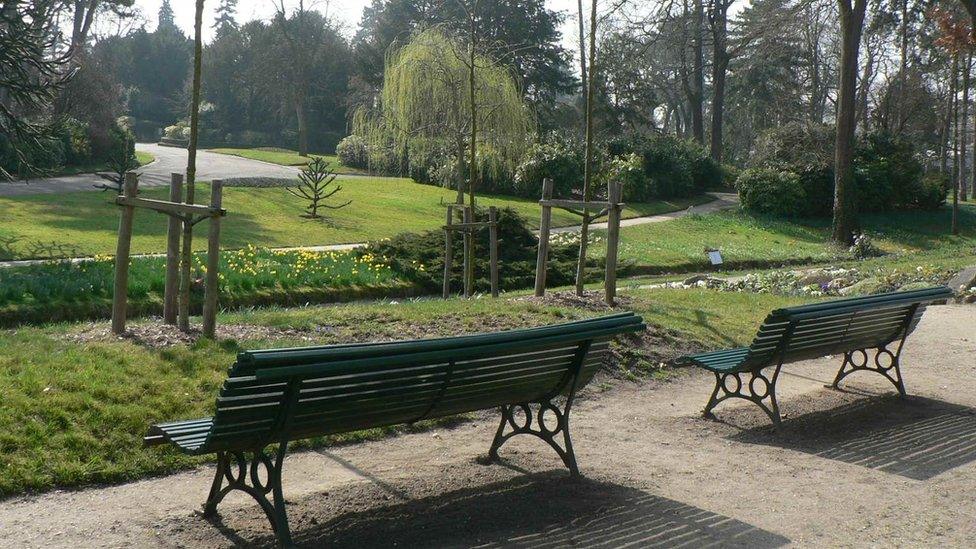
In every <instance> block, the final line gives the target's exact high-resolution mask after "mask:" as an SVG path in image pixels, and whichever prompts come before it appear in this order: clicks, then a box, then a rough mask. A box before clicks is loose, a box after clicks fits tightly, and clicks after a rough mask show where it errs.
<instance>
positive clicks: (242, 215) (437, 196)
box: [0, 177, 703, 258]
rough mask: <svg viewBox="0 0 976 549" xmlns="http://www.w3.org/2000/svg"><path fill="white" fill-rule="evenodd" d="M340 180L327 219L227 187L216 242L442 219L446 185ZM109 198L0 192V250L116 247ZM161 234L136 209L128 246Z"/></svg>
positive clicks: (348, 235) (339, 238) (523, 205)
mask: <svg viewBox="0 0 976 549" xmlns="http://www.w3.org/2000/svg"><path fill="white" fill-rule="evenodd" d="M339 181H340V183H341V185H342V187H343V190H342V191H341V192H340V193H339V194H338V195H336V197H337V198H338V197H341V198H342V200H352V204H351V205H350V206H348V207H346V208H342V209H340V210H336V211H330V212H328V213H329V215H330V216H331V219H330V220H329V221H328V222H324V221H321V220H317V221H316V220H309V219H305V218H303V217H301V214H302V213H303V211H304V203H303V201H301V200H299V199H298V198H296V197H294V196H292V195H291V194H289V193H287V192H285V190H284V189H282V188H263V189H258V188H227V189H225V190H224V207H225V208H226V209H227V211H228V216H227V218H226V219H225V221H224V222H223V225H222V233H221V244H222V246H223V247H224V248H240V247H243V246H244V245H246V244H254V245H255V246H315V245H325V244H343V243H353V242H364V241H367V240H373V239H379V238H387V237H390V236H393V235H395V234H397V233H399V232H403V231H419V230H427V229H434V228H437V227H439V226H441V225H442V224H443V220H444V209H443V206H442V205H441V204H443V203H447V202H450V201H451V200H453V198H454V193H453V192H452V191H448V190H446V189H442V188H440V187H434V186H430V185H420V184H417V183H414V182H412V181H411V180H409V179H400V178H373V177H349V178H340V180H339ZM209 195H210V190H209V186H208V185H205V184H204V185H201V186H200V188H198V190H197V196H198V197H204V199H205V197H208V196H209ZM141 196H143V197H147V198H158V199H165V198H166V196H167V191H166V190H165V189H161V188H156V189H147V190H145V191H144V192H143V193H141ZM112 199H113V197H112V196H111V195H110V194H109V193H98V192H74V193H64V194H61V195H53V194H40V195H28V196H18V197H0V212H2V213H0V256H3V255H11V256H12V257H13V258H23V257H28V256H30V252H29V251H28V244H31V243H45V244H47V243H52V242H56V243H62V244H67V245H70V246H71V247H72V248H73V250H72V251H73V255H94V254H111V253H114V251H115V246H116V238H117V231H118V210H117V209H116V207H115V206H114V205H112ZM701 200H703V199H702V198H696V199H691V200H690V201H676V202H657V203H650V204H636V205H633V206H631V207H629V208H628V209H627V211H626V212H625V213H626V215H628V216H631V217H632V216H635V215H650V214H655V213H662V212H666V211H673V210H675V209H681V208H685V207H687V206H688V204H689V203H690V202H692V201H701ZM481 204H482V205H495V206H511V207H514V208H515V209H517V210H518V211H519V212H521V213H522V214H523V215H524V216H526V218H527V219H528V220H529V221H530V223H534V224H537V223H538V219H539V206H538V205H537V204H536V203H535V202H533V201H531V200H526V199H519V198H511V197H485V198H484V199H482V200H481ZM578 219H579V218H578V217H576V216H575V215H573V214H569V213H567V212H563V211H556V212H554V214H553V222H554V223H555V224H557V225H568V224H572V223H576V222H578ZM201 227H202V226H201ZM205 230H206V229H203V231H205ZM198 231H199V229H198ZM200 234H201V235H202V234H205V232H204V233H200ZM165 237H166V219H165V217H164V216H161V215H158V214H154V213H152V212H149V211H140V212H139V213H138V214H137V215H136V221H135V230H134V236H133V240H132V252H133V253H147V252H160V251H163V250H165ZM9 238H19V239H20V242H18V243H15V244H14V245H13V250H12V254H11V253H9V252H7V253H5V252H4V249H3V247H2V243H3V240H4V239H9ZM193 244H194V247H195V248H196V249H204V248H205V247H206V239H205V238H204V237H202V236H201V237H200V238H196V239H194V242H193Z"/></svg>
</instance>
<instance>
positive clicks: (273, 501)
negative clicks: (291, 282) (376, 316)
mask: <svg viewBox="0 0 976 549" xmlns="http://www.w3.org/2000/svg"><path fill="white" fill-rule="evenodd" d="M643 329H644V325H643V323H642V320H641V318H640V317H638V316H634V315H633V314H631V313H625V314H618V315H612V316H607V317H603V318H595V319H590V320H582V321H578V322H570V323H566V324H559V325H554V326H546V327H541V328H532V329H524V330H512V331H505V332H499V333H494V334H481V335H471V336H461V337H451V338H443V339H428V340H417V341H404V342H397V343H370V344H353V345H331V346H324V347H306V348H296V349H277V350H264V351H246V352H243V353H240V354H239V355H238V357H237V362H236V363H235V364H234V365H233V366H231V368H230V370H229V375H228V378H227V380H226V381H225V382H224V385H223V387H222V388H221V390H220V395H219V396H218V397H217V405H216V412H215V414H214V416H213V417H208V418H202V419H195V420H189V421H178V422H173V423H160V424H157V425H153V426H152V427H150V429H149V433H148V434H147V435H146V437H145V443H146V444H147V445H157V444H166V443H169V444H173V445H174V446H176V447H177V448H178V449H179V450H180V451H182V452H184V453H187V454H192V455H201V454H214V453H215V454H216V455H217V471H216V475H215V476H214V480H213V485H212V486H211V489H210V496H209V497H208V498H207V502H206V504H205V505H204V515H205V516H213V515H214V514H216V509H217V504H218V503H220V501H221V500H222V499H223V498H224V496H225V495H227V493H229V492H230V491H232V490H241V491H243V492H246V493H247V494H250V495H251V496H252V497H254V499H255V500H257V502H258V504H260V505H261V508H262V509H263V510H264V512H265V514H266V515H267V516H268V520H269V521H270V522H271V525H272V527H273V528H274V531H275V534H276V535H277V537H278V540H279V541H280V542H281V543H282V544H283V545H290V544H291V535H290V533H289V528H288V518H287V515H286V514H285V500H284V498H283V496H282V486H281V469H282V464H283V460H284V457H285V452H286V451H287V448H288V443H289V442H290V441H293V440H298V439H304V438H309V437H317V436H322V435H329V434H335V433H345V432H350V431H356V430H360V429H368V428H373V427H382V426H388V425H397V424H404V423H413V422H416V421H421V420H424V419H429V418H436V417H443V416H450V415H455V414H461V413H465V412H472V411H476V410H483V409H487V408H494V407H499V408H500V409H501V422H500V423H499V425H498V431H497V432H496V433H495V438H494V440H493V441H492V443H491V447H490V449H489V454H488V455H489V458H490V459H491V460H496V459H497V458H498V449H499V447H500V446H501V445H502V444H504V443H505V442H506V441H507V440H509V439H510V438H512V437H513V436H515V435H520V434H531V435H535V436H537V437H539V438H541V439H542V440H544V441H545V442H547V443H548V444H549V445H550V446H552V448H553V449H554V450H555V451H556V453H558V454H559V457H561V458H562V460H563V463H565V465H566V466H567V467H568V468H569V469H570V471H571V472H572V474H574V475H578V474H579V469H578V468H577V465H576V457H575V454H574V453H573V445H572V442H571V441H570V437H569V412H570V408H571V407H572V404H573V397H574V395H575V394H576V391H577V390H578V389H579V388H580V387H582V386H583V385H585V384H586V383H588V382H589V381H590V380H591V379H592V378H593V376H594V374H596V372H597V370H599V368H600V366H601V364H602V363H603V361H604V358H605V356H606V354H607V349H608V347H609V340H610V338H612V337H613V336H615V335H618V334H623V333H627V332H635V331H640V330H643ZM557 402H562V403H563V404H562V405H559V404H557ZM558 438H561V439H562V445H560V444H559V442H558ZM273 445H276V448H275V449H274V450H273V451H272V450H271V448H269V447H271V446H273ZM266 449H267V452H266ZM269 494H270V499H269Z"/></svg>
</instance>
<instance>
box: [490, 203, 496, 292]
mask: <svg viewBox="0 0 976 549" xmlns="http://www.w3.org/2000/svg"><path fill="white" fill-rule="evenodd" d="M488 223H489V224H490V225H489V226H488V239H489V245H488V247H489V248H490V251H489V257H490V258H491V297H498V209H497V208H495V207H494V206H491V207H490V208H488Z"/></svg>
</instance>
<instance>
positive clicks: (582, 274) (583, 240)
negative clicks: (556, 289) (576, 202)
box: [576, 0, 597, 296]
mask: <svg viewBox="0 0 976 549" xmlns="http://www.w3.org/2000/svg"><path fill="white" fill-rule="evenodd" d="M596 8H597V0H591V3H590V44H589V53H588V57H589V71H590V74H589V77H588V78H587V86H586V151H585V160H584V163H583V200H584V201H589V200H590V194H591V191H592V186H593V95H594V93H593V91H594V88H595V87H596V86H595V85H594V81H595V80H596V78H595V77H596V70H595V68H596V23H597V17H596ZM580 55H583V52H580ZM589 238H590V213H589V211H587V210H586V209H585V208H584V209H583V224H582V225H581V226H580V244H579V258H578V259H577V261H576V295H579V296H581V295H583V284H584V283H585V282H586V254H587V250H586V248H587V243H588V242H587V241H588V240H589Z"/></svg>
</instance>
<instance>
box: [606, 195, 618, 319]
mask: <svg viewBox="0 0 976 549" xmlns="http://www.w3.org/2000/svg"><path fill="white" fill-rule="evenodd" d="M608 195H609V197H608V202H609V205H608V207H609V210H610V211H609V212H608V218H607V274H606V282H605V292H606V301H607V305H611V306H612V305H613V304H614V299H615V298H616V297H617V252H618V250H619V247H620V246H619V245H620V207H621V203H620V198H621V187H620V183H616V182H614V183H611V184H610V189H609V190H608Z"/></svg>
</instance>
